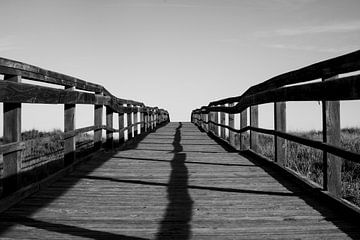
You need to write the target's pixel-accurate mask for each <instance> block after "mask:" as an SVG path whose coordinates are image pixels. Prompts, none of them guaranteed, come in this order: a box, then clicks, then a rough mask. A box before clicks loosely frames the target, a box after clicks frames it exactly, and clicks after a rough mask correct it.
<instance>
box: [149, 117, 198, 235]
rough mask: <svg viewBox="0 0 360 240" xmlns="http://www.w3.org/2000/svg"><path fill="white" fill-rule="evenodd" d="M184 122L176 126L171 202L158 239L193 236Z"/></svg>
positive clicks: (170, 181) (168, 191)
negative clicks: (182, 138)
mask: <svg viewBox="0 0 360 240" xmlns="http://www.w3.org/2000/svg"><path fill="white" fill-rule="evenodd" d="M181 127H182V123H179V126H178V127H177V128H176V132H175V137H174V141H173V143H172V145H173V146H174V150H173V151H171V152H172V153H174V157H173V159H172V160H171V173H170V179H169V183H168V187H167V196H168V200H169V203H168V205H167V207H166V212H165V215H164V218H163V220H162V221H161V224H160V228H159V231H158V234H157V238H156V239H158V240H163V239H183V240H185V239H189V238H190V236H191V225H190V221H191V218H192V206H193V201H192V199H191V197H190V194H189V189H188V179H189V174H188V169H187V167H186V166H185V160H186V154H185V153H182V151H183V147H182V145H181V144H180V141H181V130H180V129H181Z"/></svg>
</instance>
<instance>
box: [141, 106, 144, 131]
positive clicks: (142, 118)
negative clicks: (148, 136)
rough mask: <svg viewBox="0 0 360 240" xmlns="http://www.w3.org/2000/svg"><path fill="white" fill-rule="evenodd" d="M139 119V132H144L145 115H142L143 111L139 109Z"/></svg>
mask: <svg viewBox="0 0 360 240" xmlns="http://www.w3.org/2000/svg"><path fill="white" fill-rule="evenodd" d="M141 109H143V108H142V107H141ZM140 121H141V130H140V131H141V133H144V132H145V115H144V112H143V110H141V112H140Z"/></svg>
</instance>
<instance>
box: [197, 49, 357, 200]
mask: <svg viewBox="0 0 360 240" xmlns="http://www.w3.org/2000/svg"><path fill="white" fill-rule="evenodd" d="M359 70H360V51H355V52H353V53H349V54H346V55H343V56H340V57H336V58H333V59H329V60H326V61H322V62H319V63H316V64H313V65H310V66H307V67H304V68H301V69H299V70H295V71H291V72H288V73H285V74H281V75H279V76H276V77H274V78H271V79H269V80H267V81H265V82H263V83H260V84H258V85H255V86H252V87H250V88H249V89H248V90H247V91H245V92H244V93H243V94H242V95H240V96H235V97H230V98H225V99H220V100H217V101H213V102H210V103H209V104H208V105H207V106H202V107H200V108H198V109H195V110H193V111H192V113H191V121H192V122H194V123H195V124H197V125H198V126H199V127H201V128H203V129H205V130H206V131H208V132H211V133H212V134H213V135H215V136H216V137H219V138H222V139H223V140H226V141H228V142H229V143H230V144H231V145H233V146H234V147H236V148H237V149H238V150H246V149H248V148H250V149H251V150H253V151H254V152H257V149H258V144H259V143H258V141H259V140H258V133H262V134H268V135H272V136H273V137H274V162H275V163H277V164H278V165H279V166H281V167H283V168H286V166H285V165H286V158H287V156H286V140H288V141H292V142H295V143H299V144H302V145H305V146H308V147H311V148H314V149H318V150H321V151H322V153H323V169H322V172H323V181H322V184H323V186H322V188H323V190H324V191H326V192H328V193H329V194H330V195H331V196H334V197H335V198H338V199H339V198H341V165H342V160H341V158H343V159H346V160H350V161H353V162H356V163H359V162H360V154H359V153H357V152H352V151H348V150H345V149H343V148H341V147H340V103H339V101H340V100H358V99H360V75H359V74H358V72H357V71H359ZM340 74H347V76H344V77H339V75H340ZM316 80H319V81H317V82H311V83H308V82H309V81H316ZM289 101H321V102H322V126H323V130H322V141H318V140H311V139H307V138H305V137H301V136H297V135H294V134H291V133H287V132H286V102H289ZM268 103H273V104H274V129H264V128H259V127H258V105H260V104H268ZM248 109H249V117H250V121H249V123H250V126H248V123H247V122H248V121H247V118H248ZM226 114H227V115H228V120H227V121H226V119H225V118H226ZM235 114H240V129H237V128H235V122H234V119H235ZM226 122H227V124H226ZM225 129H228V132H229V133H228V134H226V133H225ZM248 131H249V132H250V134H249V147H247V146H246V145H245V143H244V142H245V136H244V134H245V133H246V132H248ZM235 134H238V137H239V144H238V145H237V146H235Z"/></svg>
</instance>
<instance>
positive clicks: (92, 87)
mask: <svg viewBox="0 0 360 240" xmlns="http://www.w3.org/2000/svg"><path fill="white" fill-rule="evenodd" d="M0 66H1V67H2V68H1V69H0V70H6V68H7V71H11V69H13V70H15V71H16V72H17V74H19V75H21V76H24V77H30V79H31V80H37V81H39V82H46V83H52V84H58V85H62V86H72V87H76V88H78V89H81V90H87V91H93V92H97V91H101V90H102V88H103V87H102V86H100V85H97V84H93V83H90V82H86V81H83V80H81V79H78V78H74V77H71V76H68V75H65V74H60V73H57V72H54V71H50V70H45V69H42V68H39V67H36V66H33V65H30V64H26V63H22V62H18V61H14V60H10V59H6V58H0ZM26 73H27V74H26ZM29 73H30V74H31V73H33V75H30V74H29ZM31 76H32V78H31Z"/></svg>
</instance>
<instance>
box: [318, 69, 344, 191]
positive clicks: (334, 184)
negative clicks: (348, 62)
mask: <svg viewBox="0 0 360 240" xmlns="http://www.w3.org/2000/svg"><path fill="white" fill-rule="evenodd" d="M336 78H338V76H334V77H331V78H328V79H323V81H333V80H334V79H336ZM323 104H324V107H325V119H323V121H325V123H324V124H323V126H325V129H323V137H324V139H323V140H324V142H326V143H329V144H331V145H333V146H338V147H340V146H341V144H340V102H339V101H328V102H323ZM323 154H324V160H325V161H327V164H325V166H327V169H324V170H325V172H324V176H325V177H326V178H327V179H326V181H324V182H325V183H326V184H327V186H326V187H325V190H328V191H329V192H330V193H331V194H333V195H335V196H337V197H341V196H342V191H341V185H342V184H341V165H342V159H341V158H339V157H337V156H334V155H332V154H327V153H326V152H324V153H323ZM324 186H325V185H324Z"/></svg>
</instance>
